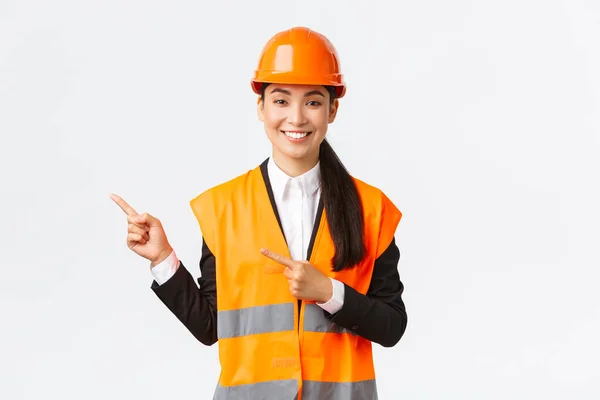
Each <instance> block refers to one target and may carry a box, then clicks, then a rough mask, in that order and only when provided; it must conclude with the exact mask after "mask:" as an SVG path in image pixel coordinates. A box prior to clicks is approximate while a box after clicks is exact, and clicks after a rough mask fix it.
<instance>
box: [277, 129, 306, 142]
mask: <svg viewBox="0 0 600 400" xmlns="http://www.w3.org/2000/svg"><path fill="white" fill-rule="evenodd" d="M280 132H281V133H283V134H284V135H285V136H287V138H288V139H289V140H291V141H292V142H299V141H301V140H303V139H305V138H306V137H307V136H308V135H310V134H311V133H312V132H299V131H280Z"/></svg>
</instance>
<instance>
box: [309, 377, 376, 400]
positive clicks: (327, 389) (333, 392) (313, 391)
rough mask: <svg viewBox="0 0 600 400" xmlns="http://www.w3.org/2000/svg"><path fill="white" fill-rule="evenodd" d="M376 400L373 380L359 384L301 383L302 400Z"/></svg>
mask: <svg viewBox="0 0 600 400" xmlns="http://www.w3.org/2000/svg"><path fill="white" fill-rule="evenodd" d="M322 399H327V400H377V387H376V384H375V380H374V379H369V380H367V381H360V382H317V381H303V384H302V400H322Z"/></svg>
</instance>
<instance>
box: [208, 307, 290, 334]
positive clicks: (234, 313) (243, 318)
mask: <svg viewBox="0 0 600 400" xmlns="http://www.w3.org/2000/svg"><path fill="white" fill-rule="evenodd" d="M294 307H295V303H283V304H272V305H268V306H256V307H249V308H242V309H239V310H226V311H218V313H217V336H218V338H219V339H224V338H234V337H238V336H246V335H254V334H258V333H269V332H283V331H291V330H293V329H294Z"/></svg>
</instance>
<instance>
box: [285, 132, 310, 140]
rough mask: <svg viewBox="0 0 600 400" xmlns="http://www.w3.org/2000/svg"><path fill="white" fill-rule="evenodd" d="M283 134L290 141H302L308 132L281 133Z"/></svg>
mask: <svg viewBox="0 0 600 400" xmlns="http://www.w3.org/2000/svg"><path fill="white" fill-rule="evenodd" d="M283 133H285V135H286V136H287V137H290V138H292V139H302V138H303V137H305V136H306V135H308V132H302V133H300V132H283Z"/></svg>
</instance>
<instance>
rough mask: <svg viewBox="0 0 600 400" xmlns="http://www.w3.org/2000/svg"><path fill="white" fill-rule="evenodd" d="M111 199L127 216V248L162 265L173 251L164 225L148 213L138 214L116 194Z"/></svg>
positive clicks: (153, 264)
mask: <svg viewBox="0 0 600 400" xmlns="http://www.w3.org/2000/svg"><path fill="white" fill-rule="evenodd" d="M110 198H111V199H112V200H113V201H114V202H115V203H117V205H118V206H119V207H120V208H121V209H122V210H123V211H124V212H125V214H126V215H127V247H129V248H130V249H131V250H133V252H134V253H136V254H138V255H140V256H142V257H144V258H145V259H147V260H149V261H150V262H151V263H152V265H151V266H152V267H154V266H155V265H157V264H160V263H161V262H162V261H163V260H165V259H166V258H167V257H168V256H169V254H171V252H172V251H173V249H172V248H171V246H170V245H169V241H168V240H167V235H166V234H165V231H164V229H163V227H162V224H161V223H160V221H159V220H158V219H157V218H154V217H153V216H152V215H150V214H148V213H143V214H141V215H140V214H138V213H137V212H136V211H135V210H134V209H133V208H132V207H131V206H130V205H129V204H127V202H126V201H125V200H123V199H122V198H121V197H119V196H117V195H116V194H111V195H110Z"/></svg>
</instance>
